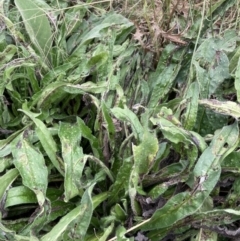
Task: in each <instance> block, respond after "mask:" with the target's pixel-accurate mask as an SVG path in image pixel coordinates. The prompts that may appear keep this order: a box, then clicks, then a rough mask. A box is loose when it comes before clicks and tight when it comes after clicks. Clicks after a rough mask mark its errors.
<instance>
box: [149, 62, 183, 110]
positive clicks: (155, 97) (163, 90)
mask: <svg viewBox="0 0 240 241" xmlns="http://www.w3.org/2000/svg"><path fill="white" fill-rule="evenodd" d="M180 68H181V65H180V64H170V65H169V66H167V67H166V68H164V69H163V71H161V72H159V73H158V76H157V78H156V79H155V81H154V86H153V87H152V89H151V91H152V94H151V97H150V100H149V103H148V107H149V108H155V107H156V105H157V104H158V103H159V101H160V100H161V99H163V98H164V97H165V96H166V94H167V93H168V92H169V91H170V88H171V87H172V85H173V83H174V80H175V78H176V76H177V74H178V72H179V70H180Z"/></svg>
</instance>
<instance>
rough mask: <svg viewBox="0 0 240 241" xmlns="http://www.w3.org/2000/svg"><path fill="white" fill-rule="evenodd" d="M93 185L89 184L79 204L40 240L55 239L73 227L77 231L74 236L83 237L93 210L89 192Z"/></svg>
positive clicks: (50, 240)
mask: <svg viewBox="0 0 240 241" xmlns="http://www.w3.org/2000/svg"><path fill="white" fill-rule="evenodd" d="M93 186H94V185H92V186H90V187H89V188H88V189H87V190H86V191H85V192H84V194H83V196H82V200H81V204H80V205H79V206H78V207H76V208H74V209H73V210H72V211H70V212H69V213H68V214H66V215H65V216H64V217H62V218H61V220H60V221H59V222H58V223H57V224H56V225H55V226H54V227H53V228H52V230H51V231H50V232H49V233H47V234H46V235H44V236H43V237H42V238H41V241H57V240H58V239H59V238H60V237H61V235H62V234H63V233H64V232H65V231H70V229H69V228H71V227H73V228H74V229H75V231H76V233H77V236H78V237H76V238H79V237H80V238H81V239H83V238H84V236H85V234H86V232H87V229H88V226H89V224H90V220H91V217H92V212H93V204H92V198H91V192H92V189H93Z"/></svg>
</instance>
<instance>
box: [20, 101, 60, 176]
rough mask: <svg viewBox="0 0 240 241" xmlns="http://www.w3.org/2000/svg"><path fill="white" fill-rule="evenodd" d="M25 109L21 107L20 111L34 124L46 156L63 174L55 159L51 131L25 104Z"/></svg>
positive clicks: (55, 148) (55, 150)
mask: <svg viewBox="0 0 240 241" xmlns="http://www.w3.org/2000/svg"><path fill="white" fill-rule="evenodd" d="M23 107H24V109H25V110H23V109H21V110H20V111H22V112H23V113H24V114H25V115H27V116H28V117H29V118H30V119H31V120H32V121H33V122H34V124H35V125H36V133H37V136H38V138H39V140H40V142H41V144H42V146H43V148H44V150H45V151H46V153H47V155H48V157H49V158H50V160H51V161H52V163H53V165H54V166H55V167H56V168H57V170H58V171H59V172H60V173H61V174H62V175H64V172H63V170H62V168H61V166H60V163H59V161H58V160H57V157H56V152H57V147H56V143H55V141H54V140H53V137H52V135H51V133H50V132H49V130H48V128H47V127H46V126H45V125H44V123H43V122H42V121H41V120H39V119H37V118H36V117H35V115H36V114H34V113H32V112H30V111H29V110H28V109H27V108H26V106H23Z"/></svg>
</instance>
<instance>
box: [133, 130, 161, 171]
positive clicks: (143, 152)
mask: <svg viewBox="0 0 240 241" xmlns="http://www.w3.org/2000/svg"><path fill="white" fill-rule="evenodd" d="M157 151H158V139H157V138H156V136H155V135H154V134H151V133H149V132H147V131H145V132H144V134H143V138H142V142H141V143H140V145H138V146H134V145H133V157H134V167H135V168H136V171H137V172H138V173H139V174H146V173H148V170H149V168H150V166H151V164H152V162H153V160H154V158H155V156H156V154H157Z"/></svg>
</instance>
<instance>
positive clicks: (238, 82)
mask: <svg viewBox="0 0 240 241" xmlns="http://www.w3.org/2000/svg"><path fill="white" fill-rule="evenodd" d="M239 49H240V48H239ZM239 55H240V50H239ZM234 84H235V89H236V91H237V101H238V102H240V57H239V59H238V64H237V69H236V73H235V82H234Z"/></svg>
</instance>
